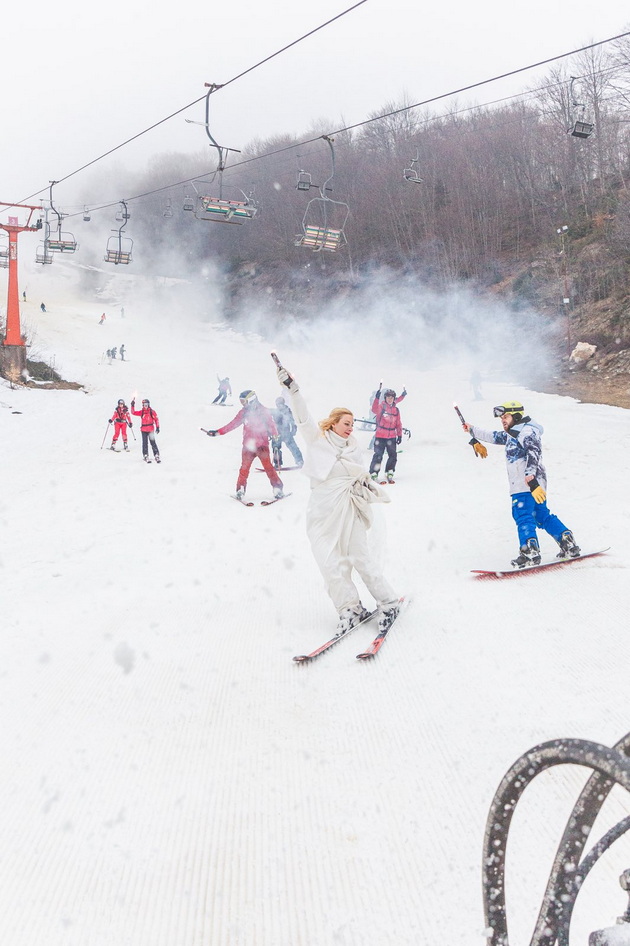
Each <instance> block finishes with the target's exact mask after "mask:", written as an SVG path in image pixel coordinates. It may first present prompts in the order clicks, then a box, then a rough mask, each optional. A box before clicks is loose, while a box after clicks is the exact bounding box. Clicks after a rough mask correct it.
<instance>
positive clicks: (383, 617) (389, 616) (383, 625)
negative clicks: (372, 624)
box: [378, 604, 400, 634]
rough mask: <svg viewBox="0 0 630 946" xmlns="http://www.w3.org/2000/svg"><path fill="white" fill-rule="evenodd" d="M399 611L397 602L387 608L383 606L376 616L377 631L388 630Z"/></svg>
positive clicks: (380, 632)
mask: <svg viewBox="0 0 630 946" xmlns="http://www.w3.org/2000/svg"><path fill="white" fill-rule="evenodd" d="M399 613H400V607H399V606H398V605H397V604H394V605H392V606H391V607H389V608H383V610H382V611H381V612H380V614H379V616H378V632H379V634H383V633H384V632H385V631H388V630H389V629H390V627H391V626H392V624H393V623H394V621H395V620H396V618H397V617H398V614H399Z"/></svg>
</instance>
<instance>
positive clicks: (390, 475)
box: [387, 470, 394, 483]
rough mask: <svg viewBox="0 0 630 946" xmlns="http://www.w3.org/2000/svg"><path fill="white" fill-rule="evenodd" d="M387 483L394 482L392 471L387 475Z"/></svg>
mask: <svg viewBox="0 0 630 946" xmlns="http://www.w3.org/2000/svg"><path fill="white" fill-rule="evenodd" d="M387 482H388V483H393V482H394V473H393V471H392V470H390V471H389V473H387Z"/></svg>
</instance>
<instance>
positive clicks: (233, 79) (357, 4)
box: [9, 0, 367, 209]
mask: <svg viewBox="0 0 630 946" xmlns="http://www.w3.org/2000/svg"><path fill="white" fill-rule="evenodd" d="M364 3H367V0H358V3H355V4H354V5H353V6H351V7H348V9H347V10H344V11H343V12H342V13H338V14H337V15H336V16H333V17H332V18H331V19H330V20H326V22H325V23H321V24H320V25H319V26H316V27H315V28H314V29H312V30H309V32H308V33H305V34H304V35H303V36H300V37H299V38H298V39H294V40H293V42H291V43H289V44H288V45H286V46H283V47H282V49H278V50H277V51H276V52H275V53H271V55H270V56H266V57H265V58H264V59H261V60H260V61H259V62H257V63H255V64H254V65H253V66H250V67H249V68H248V69H245V70H244V71H243V72H241V73H239V74H238V75H236V76H233V78H231V79H228V81H227V82H224V83H222V84H221V85H220V86H217V87H216V88H217V90H218V89H224V88H225V87H226V86H228V85H231V84H232V83H233V82H236V80H237V79H242V78H243V76H245V75H247V74H248V73H250V72H253V70H254V69H258V67H259V66H263V65H264V64H265V63H267V62H270V60H272V59H275V57H276V56H279V55H280V54H281V53H284V52H286V51H287V50H288V49H291V47H292V46H296V45H297V44H298V43H301V42H302V41H303V40H305V39H308V38H309V37H310V36H313V35H314V34H315V33H317V32H319V30H323V29H324V27H326V26H330V24H331V23H334V22H335V20H339V19H341V17H342V16H345V15H346V14H347V13H352V11H353V10H356V9H357V7H360V6H362V5H363V4H364ZM205 97H206V95H205V94H204V95H201V96H200V97H199V98H197V99H195V100H194V101H193V102H189V103H188V105H184V106H182V108H178V109H177V111H175V112H172V113H171V114H170V115H167V116H166V117H165V118H162V119H160V121H157V122H155V123H154V124H153V125H150V126H149V127H148V128H145V129H144V131H139V132H138V133H137V134H136V135H133V136H132V137H131V138H127V140H126V141H123V142H121V144H119V145H116V146H115V147H114V148H110V149H109V151H105V152H103V154H101V155H99V156H98V157H97V158H93V159H92V160H91V161H88V163H87V164H84V165H83V166H82V167H80V168H77V169H76V170H75V171H71V172H70V173H69V174H66V175H65V177H61V178H59V180H58V181H56V183H57V184H62V183H63V182H64V181H67V180H69V179H70V178H71V177H74V176H75V175H76V174H80V173H81V171H85V170H87V168H89V167H91V166H92V165H93V164H96V163H97V162H98V161H102V160H103V159H104V158H107V157H109V155H110V154H114V152H115V151H119V150H120V149H121V148H124V147H125V146H126V145H128V144H131V142H132V141H136V140H137V139H138V138H141V137H142V136H143V135H146V134H148V132H150V131H153V130H154V128H158V127H159V126H160V125H163V124H164V123H165V122H167V121H170V119H171V118H176V117H177V115H181V113H182V112H185V111H186V110H187V109H189V108H192V106H193V105H197V104H198V103H199V102H202V101H203V100H204V98H205ZM43 190H45V188H44V187H42V188H40V189H39V190H37V191H34V192H33V193H32V194H31V195H30V196H29V197H25V198H24V199H23V200H21V201H19V203H24V202H25V201H26V200H30V199H31V197H36V196H37V195H38V194H41V192H42V191H43ZM12 206H13V207H15V206H16V205H15V204H13V205H12ZM9 209H10V208H9Z"/></svg>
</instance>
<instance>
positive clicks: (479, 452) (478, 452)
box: [468, 437, 488, 460]
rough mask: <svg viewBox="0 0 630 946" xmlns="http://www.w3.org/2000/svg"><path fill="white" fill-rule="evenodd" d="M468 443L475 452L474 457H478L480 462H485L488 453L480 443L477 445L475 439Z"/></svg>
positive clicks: (477, 442)
mask: <svg viewBox="0 0 630 946" xmlns="http://www.w3.org/2000/svg"><path fill="white" fill-rule="evenodd" d="M468 443H469V444H470V446H471V447H472V448H473V450H474V451H475V456H476V457H480V458H481V459H482V460H485V459H486V457H487V456H488V451H487V450H486V448H485V447H484V445H483V444H482V443H479V441H478V440H477V438H476V437H473V438H472V440H469V441H468Z"/></svg>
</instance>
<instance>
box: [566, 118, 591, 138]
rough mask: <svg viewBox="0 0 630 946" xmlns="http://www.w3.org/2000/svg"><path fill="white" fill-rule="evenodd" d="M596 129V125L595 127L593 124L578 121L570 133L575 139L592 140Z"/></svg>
mask: <svg viewBox="0 0 630 946" xmlns="http://www.w3.org/2000/svg"><path fill="white" fill-rule="evenodd" d="M594 127H595V125H593V123H592V122H582V121H578V122H576V123H575V124H574V126H573V128H571V129H569V131H570V134H572V135H573V137H574V138H590V137H591V135H592V134H593V128H594Z"/></svg>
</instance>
